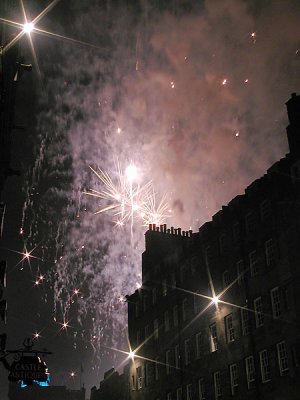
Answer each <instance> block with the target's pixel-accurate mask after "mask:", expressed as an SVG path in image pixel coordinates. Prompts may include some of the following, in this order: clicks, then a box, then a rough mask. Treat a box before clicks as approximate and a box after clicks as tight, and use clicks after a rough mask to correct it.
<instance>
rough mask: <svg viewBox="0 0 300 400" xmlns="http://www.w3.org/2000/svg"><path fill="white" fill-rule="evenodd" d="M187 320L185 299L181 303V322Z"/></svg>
mask: <svg viewBox="0 0 300 400" xmlns="http://www.w3.org/2000/svg"><path fill="white" fill-rule="evenodd" d="M186 318H187V299H184V300H183V302H182V320H183V321H185V320H186Z"/></svg>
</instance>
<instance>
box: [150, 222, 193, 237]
mask: <svg viewBox="0 0 300 400" xmlns="http://www.w3.org/2000/svg"><path fill="white" fill-rule="evenodd" d="M149 231H156V232H161V233H169V234H171V235H176V236H185V237H192V234H193V231H192V230H189V231H182V230H181V228H177V229H175V228H174V227H173V226H171V229H167V224H163V225H159V226H156V224H149Z"/></svg>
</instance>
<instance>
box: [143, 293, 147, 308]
mask: <svg viewBox="0 0 300 400" xmlns="http://www.w3.org/2000/svg"><path fill="white" fill-rule="evenodd" d="M147 306H148V296H147V295H144V297H143V309H144V312H145V311H146V310H147Z"/></svg>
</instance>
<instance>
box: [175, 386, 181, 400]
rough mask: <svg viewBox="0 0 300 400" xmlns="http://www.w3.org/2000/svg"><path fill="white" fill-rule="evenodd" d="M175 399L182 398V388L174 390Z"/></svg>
mask: <svg viewBox="0 0 300 400" xmlns="http://www.w3.org/2000/svg"><path fill="white" fill-rule="evenodd" d="M176 400H182V388H181V387H180V388H178V389H177V390H176Z"/></svg>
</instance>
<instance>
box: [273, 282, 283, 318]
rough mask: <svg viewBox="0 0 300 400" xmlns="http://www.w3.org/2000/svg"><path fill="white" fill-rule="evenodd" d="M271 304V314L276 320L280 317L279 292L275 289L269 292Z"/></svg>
mask: <svg viewBox="0 0 300 400" xmlns="http://www.w3.org/2000/svg"><path fill="white" fill-rule="evenodd" d="M271 302H272V313H273V317H274V318H278V317H280V315H281V304H280V291H279V288H278V287H276V288H274V289H272V290H271Z"/></svg>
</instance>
